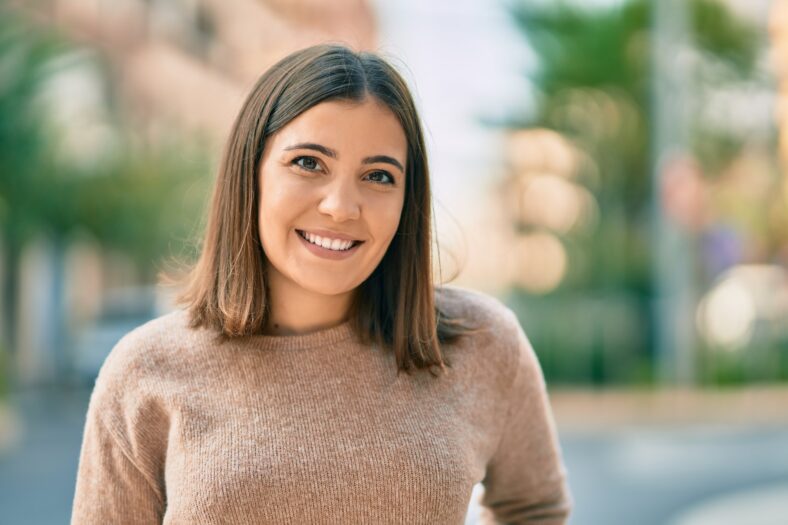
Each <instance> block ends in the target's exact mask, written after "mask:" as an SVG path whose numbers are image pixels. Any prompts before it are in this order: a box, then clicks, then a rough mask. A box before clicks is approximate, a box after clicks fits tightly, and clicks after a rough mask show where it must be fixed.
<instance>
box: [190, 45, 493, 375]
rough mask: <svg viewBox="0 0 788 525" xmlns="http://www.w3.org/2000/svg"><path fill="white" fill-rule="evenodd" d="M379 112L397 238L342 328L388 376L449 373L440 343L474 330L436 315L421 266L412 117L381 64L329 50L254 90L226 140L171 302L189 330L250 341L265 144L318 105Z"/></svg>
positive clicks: (261, 300)
mask: <svg viewBox="0 0 788 525" xmlns="http://www.w3.org/2000/svg"><path fill="white" fill-rule="evenodd" d="M367 96H371V97H374V98H375V99H376V100H378V101H380V102H382V103H383V104H385V105H386V106H387V107H388V108H389V109H390V110H391V111H392V112H393V113H394V114H395V115H396V116H397V118H398V119H399V121H400V123H401V124H402V127H403V129H404V131H405V135H406V137H407V141H408V150H407V165H406V192H405V200H404V205H403V210H402V217H401V220H400V222H399V227H398V230H397V232H396V234H395V237H394V239H393V240H392V242H391V244H390V246H389V248H388V250H387V251H386V254H385V255H384V256H383V259H382V260H381V262H380V264H379V265H378V267H377V268H376V269H375V270H374V271H373V272H372V274H371V275H370V276H369V277H368V278H367V279H366V280H365V281H364V282H363V283H362V284H361V285H359V287H358V289H357V293H356V294H354V300H353V302H352V304H351V308H350V319H351V326H352V328H353V329H354V331H355V332H356V334H357V335H358V336H359V338H360V339H361V340H362V341H363V342H365V343H367V344H370V343H376V344H378V345H379V346H381V347H383V348H387V349H390V350H391V351H393V352H394V354H395V356H396V362H397V370H398V373H399V371H400V370H405V371H406V372H408V373H410V370H411V368H413V367H415V368H417V369H421V368H428V369H429V370H430V373H431V374H432V375H436V374H434V373H433V372H432V367H433V366H437V367H439V368H440V369H441V370H444V371H445V366H451V365H450V363H449V361H448V359H447V358H446V356H445V355H443V353H442V352H441V347H440V344H441V343H447V342H453V341H454V340H456V339H457V338H458V337H459V336H461V335H464V334H467V333H473V332H476V331H477V330H476V329H474V328H473V327H471V326H469V325H467V324H466V323H467V320H466V319H462V318H459V317H452V316H451V315H450V314H449V313H448V312H445V311H441V310H440V309H439V306H438V304H437V301H436V292H438V291H440V289H439V288H438V289H436V288H435V287H434V286H433V279H432V262H431V251H430V248H431V233H430V221H431V217H432V213H431V192H430V181H429V170H428V166H427V156H426V149H425V145H424V138H423V133H422V129H421V123H420V121H419V117H418V113H417V111H416V107H415V105H414V103H413V99H412V97H411V95H410V92H409V90H408V88H407V85H406V84H405V81H404V80H403V79H402V77H401V76H400V75H399V73H398V72H397V71H396V70H395V69H394V68H393V67H392V66H391V65H390V64H388V63H387V62H386V61H385V60H384V59H383V58H381V57H379V56H378V55H376V54H374V53H370V52H354V51H352V50H350V49H348V48H347V47H345V46H342V45H337V44H321V45H316V46H311V47H307V48H305V49H301V50H299V51H296V52H294V53H292V54H290V55H288V56H287V57H285V58H283V59H282V60H280V61H279V62H277V63H276V64H274V65H273V66H272V67H271V68H270V69H268V70H267V71H266V72H265V73H264V74H263V75H262V76H261V77H260V78H259V80H258V81H257V83H256V84H255V86H254V87H253V89H252V91H251V93H250V94H249V95H248V97H247V99H246V101H245V102H244V104H243V106H242V108H241V111H240V113H239V114H238V116H237V117H236V119H235V122H234V124H233V127H232V130H231V132H230V136H229V138H228V141H227V144H226V147H225V150H224V155H223V159H222V163H221V165H220V168H219V171H218V177H217V180H216V185H215V187H214V193H213V198H212V203H211V208H210V212H209V215H208V223H207V228H206V232H205V237H204V240H203V246H202V252H201V255H200V258H199V260H198V261H197V263H196V265H195V266H194V267H193V268H192V269H191V271H190V273H189V275H188V276H187V278H186V280H187V282H186V288H185V290H184V292H183V293H182V294H181V295H180V296H179V297H178V302H179V303H180V304H187V305H188V309H189V312H190V319H191V325H192V327H199V326H205V327H211V328H214V329H215V330H217V331H218V332H219V335H220V338H223V339H227V338H232V337H241V336H245V335H252V334H260V333H261V332H262V330H263V328H264V327H265V321H266V317H265V316H266V313H267V311H268V308H267V304H268V303H267V298H268V291H267V289H266V283H265V278H264V277H265V276H264V271H263V269H264V268H265V264H264V263H265V253H264V251H263V249H262V246H261V244H260V239H259V232H258V224H257V219H256V217H257V208H258V202H259V196H258V193H259V187H258V171H259V165H260V160H261V157H262V153H263V148H264V144H265V139H266V138H267V137H268V136H269V135H271V134H272V133H275V132H276V131H277V130H279V129H281V128H282V127H283V126H285V125H286V124H287V123H289V122H290V121H291V120H293V119H294V118H295V117H296V116H298V115H299V114H300V113H302V112H304V111H306V110H307V109H309V108H311V107H313V106H315V105H317V104H319V103H321V102H324V101H328V100H337V99H339V100H347V101H362V100H364V99H365V98H366V97H367Z"/></svg>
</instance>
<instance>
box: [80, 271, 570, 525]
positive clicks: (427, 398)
mask: <svg viewBox="0 0 788 525" xmlns="http://www.w3.org/2000/svg"><path fill="white" fill-rule="evenodd" d="M436 296H437V298H438V300H439V301H440V302H441V304H442V305H443V307H444V308H445V309H446V310H448V311H449V312H454V313H459V314H462V315H465V316H468V317H470V318H471V319H472V320H475V321H477V322H481V323H482V324H483V325H484V327H485V331H484V332H483V333H480V334H474V335H470V336H464V337H462V338H461V339H460V340H459V341H457V342H456V343H454V344H451V345H449V344H446V345H444V346H443V351H444V353H445V355H447V356H448V358H449V359H450V360H451V364H452V366H451V368H448V373H447V374H442V375H440V376H439V377H437V378H436V377H433V376H431V375H430V374H429V373H427V372H426V371H420V372H415V373H414V374H412V375H407V374H406V373H404V372H403V373H401V374H399V376H398V375H397V374H396V366H395V360H394V356H393V354H391V353H390V352H387V351H383V350H382V349H380V348H378V347H376V346H372V347H370V346H364V345H362V344H360V343H359V341H358V339H357V338H356V337H355V334H354V333H353V330H352V329H351V326H350V323H349V322H345V323H343V324H340V325H337V326H334V327H331V328H327V329H322V330H319V331H316V332H312V333H308V334H301V335H290V336H272V335H260V336H251V337H244V338H242V339H238V340H234V341H230V342H227V343H224V344H217V343H215V342H214V341H213V336H214V332H212V331H211V330H209V329H197V330H195V329H191V328H189V327H188V318H187V314H186V312H185V311H184V310H176V311H174V312H171V313H168V314H165V315H163V316H161V317H158V318H156V319H154V320H152V321H149V322H148V323H146V324H144V325H142V326H140V327H138V328H136V329H134V330H133V331H131V332H129V333H128V334H126V335H125V336H124V337H123V338H122V339H121V340H120V342H118V343H117V345H116V346H115V347H114V348H113V349H112V351H111V352H110V354H109V355H108V356H107V358H106V360H105V361H104V363H103V365H102V367H101V370H100V372H99V374H98V377H97V379H96V384H95V386H94V389H93V392H92V395H91V398H90V403H89V405H88V410H87V418H86V422H85V427H84V436H83V441H82V448H81V451H80V457H79V467H78V472H77V479H76V490H75V496H74V502H73V509H72V516H71V523H72V525H73V524H78V525H82V524H101V525H106V524H111V523H123V524H156V523H164V524H205V525H207V524H220V523H233V524H236V523H238V524H240V523H244V524H245V523H250V524H252V523H253V524H268V523H272V524H274V523H275V524H283V523H286V524H309V523H327V524H335V523H342V524H378V523H380V524H389V523H391V524H395V523H396V524H408V525H412V524H421V523H423V524H430V525H435V524H453V525H457V524H462V523H463V521H464V519H465V516H466V512H467V509H468V504H469V501H470V497H471V490H472V489H473V486H474V484H476V483H477V482H480V481H481V482H482V483H483V485H484V489H485V490H484V496H483V499H482V501H481V503H482V504H483V506H484V507H483V516H482V521H481V522H482V523H495V520H497V521H498V522H502V523H539V524H543V525H547V524H550V525H553V524H562V523H565V522H566V520H567V516H568V514H569V512H570V508H571V506H572V498H571V495H570V492H569V488H568V484H567V472H566V469H565V466H564V463H563V460H562V456H561V450H560V446H559V443H558V440H557V433H556V429H555V424H554V420H553V417H552V414H551V411H550V407H549V401H548V395H547V391H546V387H545V382H544V379H543V375H542V371H541V369H540V366H539V363H538V361H537V358H536V356H535V354H534V351H533V348H532V347H531V344H530V342H529V340H528V338H527V337H526V335H525V333H524V331H523V329H522V328H521V327H520V324H519V322H518V320H517V318H516V317H515V315H514V313H513V312H512V311H511V310H510V309H509V308H508V307H507V306H505V305H504V304H503V303H502V302H500V301H499V300H498V299H496V298H494V297H492V296H489V295H487V294H484V293H481V292H477V291H473V290H469V289H465V288H460V287H458V286H443V287H441V288H440V289H439V293H438V294H436Z"/></svg>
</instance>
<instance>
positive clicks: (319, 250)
mask: <svg viewBox="0 0 788 525" xmlns="http://www.w3.org/2000/svg"><path fill="white" fill-rule="evenodd" d="M293 233H295V236H296V237H298V238H299V239H300V240H301V242H302V243H303V244H304V246H306V249H307V250H309V251H310V252H312V253H314V254H315V255H317V256H318V257H322V258H323V259H331V260H333V261H338V260H342V259H347V258H348V257H352V256H353V254H354V253H356V252H357V251H358V249H359V248H361V245H362V244H364V243H363V242H362V243H359V244H356V245H355V246H353V247H352V248H350V249H349V250H343V251H335V250H329V249H328V248H323V247H322V246H318V245H317V244H312V243H311V242H309V241H307V240H306V239H304V238H303V237H301V234H299V233H298V232H297V231H295V230H293Z"/></svg>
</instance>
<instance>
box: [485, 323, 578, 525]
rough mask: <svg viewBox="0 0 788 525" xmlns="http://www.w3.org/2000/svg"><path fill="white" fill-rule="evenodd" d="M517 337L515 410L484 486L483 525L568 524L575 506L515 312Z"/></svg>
mask: <svg viewBox="0 0 788 525" xmlns="http://www.w3.org/2000/svg"><path fill="white" fill-rule="evenodd" d="M510 313H511V317H512V318H513V320H512V322H513V323H515V325H516V327H515V328H512V329H513V330H516V332H517V345H516V346H517V353H516V359H517V361H516V364H515V365H514V366H515V372H514V380H513V383H512V387H511V389H510V391H509V396H510V401H509V403H510V405H509V408H508V412H507V415H506V419H505V421H504V423H503V425H504V428H503V431H502V434H501V437H500V440H499V442H498V446H497V448H496V450H495V452H494V453H493V456H492V457H491V459H490V461H489V462H488V464H487V470H486V474H485V477H484V479H483V480H482V485H483V486H484V494H483V496H482V500H481V504H482V509H481V519H480V523H482V524H485V525H486V524H493V523H507V524H510V523H512V524H520V523H529V524H530V523H533V524H536V523H538V524H540V525H560V524H564V523H566V521H567V519H568V516H569V513H570V511H571V507H572V504H573V502H572V496H571V494H570V491H569V486H568V483H567V471H566V467H565V465H564V463H563V459H562V457H561V449H560V445H559V442H558V435H557V431H556V427H555V422H554V420H553V415H552V412H551V410H550V405H549V400H548V395H547V389H546V384H545V380H544V376H543V374H542V370H541V367H540V365H539V362H538V360H537V357H536V354H535V353H534V350H533V348H532V346H531V343H530V341H529V340H528V338H527V336H526V335H525V332H524V331H523V329H522V327H521V326H520V323H519V321H517V318H516V316H515V315H514V313H513V312H510Z"/></svg>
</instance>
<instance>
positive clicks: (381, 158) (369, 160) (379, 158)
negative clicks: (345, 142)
mask: <svg viewBox="0 0 788 525" xmlns="http://www.w3.org/2000/svg"><path fill="white" fill-rule="evenodd" d="M294 149H311V150H315V151H319V152H320V153H322V154H323V155H326V156H328V157H331V158H332V159H335V158H337V156H338V155H337V152H336V151H334V150H333V149H331V148H327V147H325V146H323V145H321V144H315V143H314V142H301V143H299V144H293V145H292V146H288V147H286V148H285V151H290V150H294ZM376 162H383V163H385V164H391V165H392V166H395V167H396V168H398V169H399V170H400V171H401V172H402V173H405V168H404V167H403V166H402V164H401V163H400V161H398V160H397V159H395V158H394V157H389V156H388V155H372V156H371V157H364V158H363V159H361V163H362V164H374V163H376Z"/></svg>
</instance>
